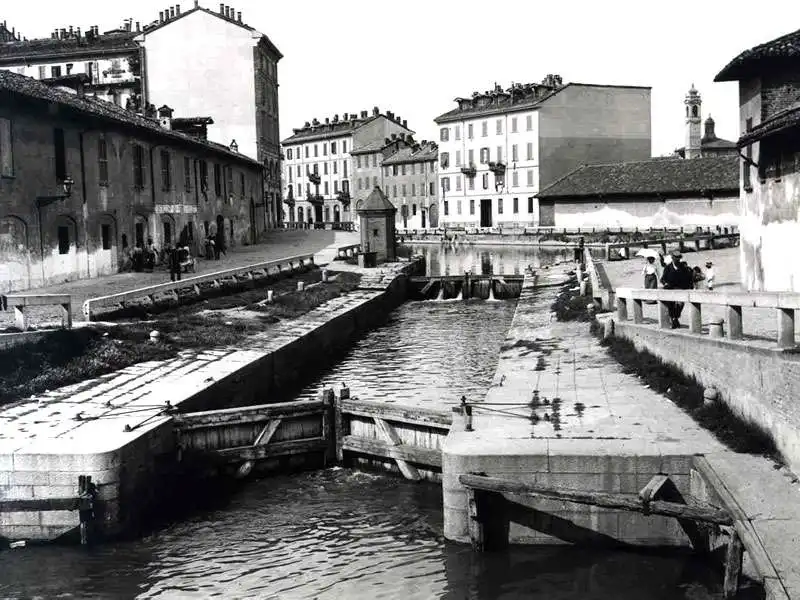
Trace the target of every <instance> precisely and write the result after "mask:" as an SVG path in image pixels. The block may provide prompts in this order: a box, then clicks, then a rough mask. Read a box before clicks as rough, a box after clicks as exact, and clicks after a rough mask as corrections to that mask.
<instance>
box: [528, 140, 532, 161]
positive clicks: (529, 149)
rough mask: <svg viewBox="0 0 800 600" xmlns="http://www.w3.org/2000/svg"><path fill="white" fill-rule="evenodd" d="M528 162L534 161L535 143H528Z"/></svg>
mask: <svg viewBox="0 0 800 600" xmlns="http://www.w3.org/2000/svg"><path fill="white" fill-rule="evenodd" d="M527 160H533V142H528V156H527Z"/></svg>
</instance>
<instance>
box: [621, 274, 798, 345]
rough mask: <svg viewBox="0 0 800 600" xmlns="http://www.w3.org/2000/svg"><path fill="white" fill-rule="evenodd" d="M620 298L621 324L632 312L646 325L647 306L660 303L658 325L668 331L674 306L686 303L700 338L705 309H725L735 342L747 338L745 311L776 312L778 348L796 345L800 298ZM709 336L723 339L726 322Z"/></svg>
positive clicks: (630, 292)
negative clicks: (796, 323)
mask: <svg viewBox="0 0 800 600" xmlns="http://www.w3.org/2000/svg"><path fill="white" fill-rule="evenodd" d="M616 296H617V318H618V319H619V320H620V321H627V320H628V316H629V312H631V313H632V317H633V322H634V323H643V322H644V315H643V303H644V302H656V303H657V304H658V324H659V327H661V328H664V329H667V328H670V327H671V319H670V316H669V308H670V305H671V304H672V303H674V302H682V303H684V304H685V305H686V308H687V309H688V313H689V331H690V332H691V333H697V334H699V333H702V331H703V305H706V306H724V307H725V315H726V317H725V319H724V321H723V322H724V323H725V324H726V327H725V329H726V331H725V335H726V337H727V338H728V339H731V340H740V339H742V338H743V337H744V335H743V333H742V309H743V308H744V307H748V308H759V309H766V310H772V311H773V312H774V313H775V318H776V324H777V338H776V340H775V342H776V345H777V346H778V348H792V347H794V345H795V311H796V310H798V309H800V294H792V293H780V292H773V293H770V292H752V293H734V294H727V293H724V292H718V291H714V292H706V291H698V290H662V289H649V290H648V289H631V288H617V290H616ZM709 335H712V336H714V337H720V336H721V335H722V322H719V321H713V322H712V323H711V326H710V327H709Z"/></svg>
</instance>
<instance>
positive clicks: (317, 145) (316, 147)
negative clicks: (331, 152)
mask: <svg viewBox="0 0 800 600" xmlns="http://www.w3.org/2000/svg"><path fill="white" fill-rule="evenodd" d="M318 156H319V144H314V158H317V157H318Z"/></svg>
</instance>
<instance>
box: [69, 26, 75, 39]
mask: <svg viewBox="0 0 800 600" xmlns="http://www.w3.org/2000/svg"><path fill="white" fill-rule="evenodd" d="M74 34H75V30H74V29H73V28H72V25H70V26H69V37H72V36H73V35H74Z"/></svg>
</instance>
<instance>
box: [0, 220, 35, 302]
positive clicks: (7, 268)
mask: <svg viewBox="0 0 800 600" xmlns="http://www.w3.org/2000/svg"><path fill="white" fill-rule="evenodd" d="M30 276H31V275H30V250H29V248H28V225H27V223H25V221H23V220H22V219H20V218H19V217H14V216H7V217H2V218H0V292H10V291H12V290H19V289H24V288H27V287H30Z"/></svg>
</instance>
